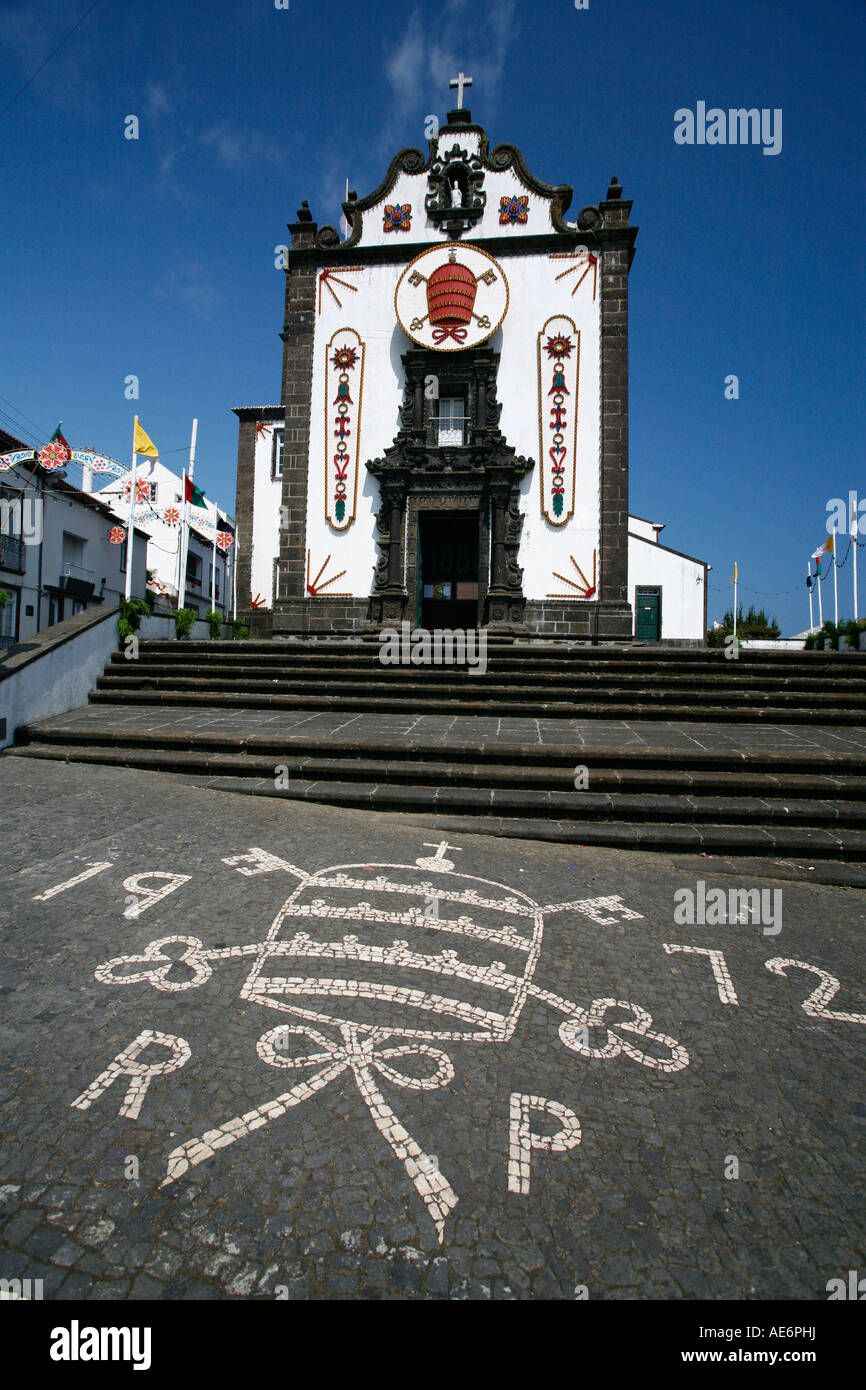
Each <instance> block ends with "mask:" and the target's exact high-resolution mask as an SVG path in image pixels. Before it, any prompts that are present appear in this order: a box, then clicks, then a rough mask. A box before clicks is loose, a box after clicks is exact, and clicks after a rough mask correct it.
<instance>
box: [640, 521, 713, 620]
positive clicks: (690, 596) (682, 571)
mask: <svg viewBox="0 0 866 1390" xmlns="http://www.w3.org/2000/svg"><path fill="white" fill-rule="evenodd" d="M664 529H665V528H664V523H659V522H653V521H645V520H644V518H643V517H640V516H630V517H629V519H628V583H629V597H630V599H631V603H632V609H633V612H634V629H635V630H634V635H635V637H636V638H638V639H639V640H641V641H646V642H658V641H662V642H668V641H683V640H692V641H694V640H702V639H703V638H704V637H705V636H706V631H707V570H708V569H709V568H711V566H709V565H707V564H706V563H705V562H704V561H703V560H695V559H694V558H693V557H692V556H691V555H683V554H682V553H681V552H680V551H679V550H671V549H670V548H669V547H668V546H666V545H662V544H661V543H660V541H659V532H660V531H663V530H664Z"/></svg>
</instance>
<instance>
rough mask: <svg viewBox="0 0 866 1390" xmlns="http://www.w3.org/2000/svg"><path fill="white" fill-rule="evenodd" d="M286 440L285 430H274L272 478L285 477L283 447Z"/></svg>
mask: <svg viewBox="0 0 866 1390" xmlns="http://www.w3.org/2000/svg"><path fill="white" fill-rule="evenodd" d="M285 438H286V432H285V430H278V429H275V430H274V443H273V454H272V456H271V477H272V478H274V479H276V478H281V477H282V476H283V447H284V444H285Z"/></svg>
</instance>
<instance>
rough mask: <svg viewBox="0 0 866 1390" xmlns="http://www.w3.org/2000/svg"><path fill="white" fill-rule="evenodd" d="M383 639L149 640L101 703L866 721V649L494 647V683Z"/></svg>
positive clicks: (102, 685) (101, 687)
mask: <svg viewBox="0 0 866 1390" xmlns="http://www.w3.org/2000/svg"><path fill="white" fill-rule="evenodd" d="M378 651H379V648H378V643H376V642H371V641H367V642H363V641H355V642H345V643H338V642H324V641H300V642H280V641H276V642H244V643H239V642H188V643H186V642H185V643H178V642H142V643H141V644H140V655H139V659H138V660H137V661H135V662H131V661H126V660H125V659H124V658H123V656H122V655H121V654H120V653H117V654H116V655H115V656H114V658H113V659H112V661H111V662H110V664H109V666H108V667H107V668H106V671H105V674H104V675H103V676H101V677H100V679H99V681H98V683H97V689H96V691H95V692H94V693H93V695H92V696H91V699H92V700H93V701H94V702H97V703H100V704H115V703H118V702H121V703H126V704H147V705H152V704H171V705H177V704H188V705H194V706H195V705H209V706H214V707H219V706H230V707H231V708H234V709H238V708H240V709H332V708H333V707H334V704H335V702H339V707H340V708H341V709H344V710H375V711H392V712H396V713H405V712H406V710H407V708H408V709H411V710H412V711H414V712H417V713H436V714H452V713H453V714H485V715H502V716H507V717H515V716H516V717H529V718H556V719H611V718H613V719H667V720H700V721H701V722H717V721H725V722H735V723H736V722H742V721H743V720H748V721H749V722H760V723H764V722H769V723H787V724H795V723H796V724H812V723H816V722H817V723H820V724H822V725H828V724H854V725H864V724H866V653H859V652H850V653H848V652H838V653H837V652H801V653H787V652H786V653H782V654H776V653H774V652H749V653H745V652H741V653H740V656H739V658H738V660H736V661H733V660H728V659H726V657H725V654H724V652H723V651H720V650H712V651H711V650H705V649H701V648H655V649H651V648H635V647H590V646H580V647H575V646H571V647H568V648H566V649H565V650H563V647H562V646H561V645H560V646H553V645H541V644H538V645H535V644H533V645H532V646H529V645H518V644H515V643H495V642H493V641H491V642H490V643H489V645H488V665H487V671H486V674H485V675H483V676H481V675H478V674H477V673H473V671H472V670H471V668H466V667H455V666H425V667H412V666H409V667H407V666H383V665H381V664H380V662H379V660H378Z"/></svg>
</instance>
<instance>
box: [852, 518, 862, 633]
mask: <svg viewBox="0 0 866 1390" xmlns="http://www.w3.org/2000/svg"><path fill="white" fill-rule="evenodd" d="M859 530H860V524H859V520H858V517H857V494H856V492H855V494H854V507H853V510H852V512H851V544H852V546H853V547H854V621H855V623H856V622H857V621H858V620H859V617H860V609H859V606H858V603H857V535H858V533H859Z"/></svg>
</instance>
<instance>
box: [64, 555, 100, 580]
mask: <svg viewBox="0 0 866 1390" xmlns="http://www.w3.org/2000/svg"><path fill="white" fill-rule="evenodd" d="M60 577H61V579H83V580H84V582H85V584H95V583H96V570H86V569H82V567H81V565H71V564H69V562H68V561H67V560H64V562H63V564H62V565H61V566H60Z"/></svg>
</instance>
